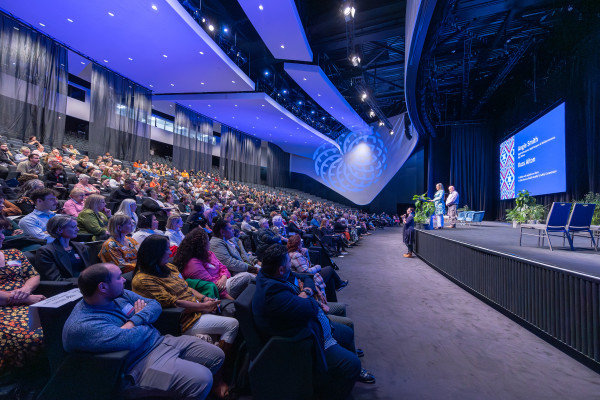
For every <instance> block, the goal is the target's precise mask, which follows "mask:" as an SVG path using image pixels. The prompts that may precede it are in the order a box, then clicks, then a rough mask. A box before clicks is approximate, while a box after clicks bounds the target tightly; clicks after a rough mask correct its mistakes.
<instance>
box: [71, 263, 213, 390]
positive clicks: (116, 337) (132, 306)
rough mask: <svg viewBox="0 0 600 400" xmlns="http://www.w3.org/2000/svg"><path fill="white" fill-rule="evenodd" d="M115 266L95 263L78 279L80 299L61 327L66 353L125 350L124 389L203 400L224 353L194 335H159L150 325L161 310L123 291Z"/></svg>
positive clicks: (157, 305) (152, 301)
mask: <svg viewBox="0 0 600 400" xmlns="http://www.w3.org/2000/svg"><path fill="white" fill-rule="evenodd" d="M124 282H125V279H124V278H123V277H122V276H121V270H120V269H119V267H117V266H116V265H114V264H95V265H92V266H90V267H88V268H86V269H85V270H83V272H82V273H81V275H79V279H78V282H77V283H78V286H79V290H80V291H81V294H82V295H83V300H81V301H80V302H79V303H78V304H77V305H76V306H75V308H74V309H73V312H72V313H71V315H70V316H69V318H68V319H67V322H66V323H65V326H64V328H63V338H62V339H63V346H64V348H65V350H66V351H68V352H74V351H78V352H90V353H102V352H112V351H120V350H129V356H128V359H127V361H126V365H125V371H126V372H125V374H126V376H125V379H124V382H123V390H124V391H127V392H129V393H130V394H133V393H135V394H136V395H138V394H139V396H140V397H149V396H153V395H156V394H158V393H162V392H169V393H171V396H170V398H182V399H204V398H206V396H207V395H208V393H209V392H210V390H211V387H212V382H213V378H212V375H213V374H214V373H216V372H217V371H218V370H219V368H221V365H222V364H223V360H224V359H225V355H224V353H223V351H222V350H221V349H220V348H218V347H217V346H214V345H212V344H209V343H207V342H204V341H202V340H201V339H198V338H196V337H194V336H180V337H173V336H171V335H166V336H161V335H160V333H159V332H158V330H156V328H154V327H153V326H152V323H153V322H154V321H156V320H157V318H158V316H159V315H160V313H161V311H162V308H161V306H160V304H159V303H158V302H157V301H156V300H149V299H146V298H143V297H141V296H138V295H137V294H135V293H133V292H131V291H129V290H124V289H123V283H124Z"/></svg>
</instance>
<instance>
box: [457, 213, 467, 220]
mask: <svg viewBox="0 0 600 400" xmlns="http://www.w3.org/2000/svg"><path fill="white" fill-rule="evenodd" d="M466 214H467V213H466V212H464V211H461V212H459V213H458V217H457V218H458V220H459V221H464V220H465V217H466Z"/></svg>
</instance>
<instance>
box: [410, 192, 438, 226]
mask: <svg viewBox="0 0 600 400" xmlns="http://www.w3.org/2000/svg"><path fill="white" fill-rule="evenodd" d="M426 194H427V193H423V194H421V195H418V194H416V195H414V196H413V200H414V201H415V222H416V223H419V224H428V223H429V217H431V216H432V215H433V214H434V213H435V205H434V204H433V203H432V202H430V200H431V199H430V198H429V197H427V196H426Z"/></svg>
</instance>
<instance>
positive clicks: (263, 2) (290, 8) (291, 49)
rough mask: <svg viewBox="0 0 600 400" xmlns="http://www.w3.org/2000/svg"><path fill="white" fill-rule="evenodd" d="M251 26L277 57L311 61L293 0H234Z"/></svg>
mask: <svg viewBox="0 0 600 400" xmlns="http://www.w3.org/2000/svg"><path fill="white" fill-rule="evenodd" d="M238 2H239V3H240V6H242V9H243V10H244V12H245V13H246V15H247V16H248V19H249V20H250V22H252V25H253V26H254V29H256V31H257V32H258V34H259V35H260V37H261V39H262V40H263V42H264V43H265V45H266V46H267V48H268V49H269V51H270V52H271V54H273V57H275V58H278V59H281V60H295V61H309V62H310V61H312V59H313V54H312V51H311V49H310V46H309V45H308V40H307V39H306V34H305V33H304V27H303V26H302V22H301V21H300V16H299V15H298V10H297V9H296V4H295V2H294V0H238Z"/></svg>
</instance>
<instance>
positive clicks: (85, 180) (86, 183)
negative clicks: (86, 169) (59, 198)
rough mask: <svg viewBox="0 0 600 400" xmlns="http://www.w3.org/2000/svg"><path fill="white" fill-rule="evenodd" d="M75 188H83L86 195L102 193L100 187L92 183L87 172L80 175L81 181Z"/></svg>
mask: <svg viewBox="0 0 600 400" xmlns="http://www.w3.org/2000/svg"><path fill="white" fill-rule="evenodd" d="M75 188H77V189H81V190H83V193H85V196H86V197H87V196H89V195H91V194H99V193H100V190H98V188H96V187H95V186H94V185H92V184H90V177H89V175H86V174H81V175H79V183H78V184H77V185H75Z"/></svg>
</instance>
